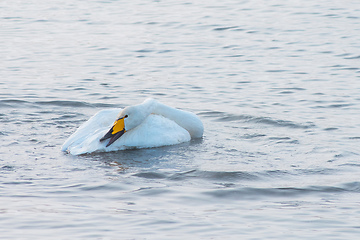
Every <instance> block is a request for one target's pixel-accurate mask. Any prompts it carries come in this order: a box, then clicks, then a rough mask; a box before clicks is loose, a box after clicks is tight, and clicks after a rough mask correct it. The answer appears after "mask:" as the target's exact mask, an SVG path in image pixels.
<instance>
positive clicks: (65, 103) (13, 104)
mask: <svg viewBox="0 0 360 240" xmlns="http://www.w3.org/2000/svg"><path fill="white" fill-rule="evenodd" d="M44 106H56V107H77V108H110V107H119V106H118V105H115V104H105V103H88V102H83V101H70V100H53V101H35V102H31V101H26V100H21V99H4V100H0V108H24V107H34V108H40V107H41V108H42V107H44Z"/></svg>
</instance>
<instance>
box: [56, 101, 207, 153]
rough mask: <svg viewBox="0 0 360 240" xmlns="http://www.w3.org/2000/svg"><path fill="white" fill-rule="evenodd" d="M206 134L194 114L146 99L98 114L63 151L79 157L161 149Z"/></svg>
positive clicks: (77, 133)
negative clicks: (101, 153)
mask: <svg viewBox="0 0 360 240" xmlns="http://www.w3.org/2000/svg"><path fill="white" fill-rule="evenodd" d="M119 112H120V114H119ZM109 128H110V130H109ZM203 132H204V127H203V124H202V122H201V120H200V119H199V118H198V117H197V116H196V115H195V114H193V113H190V112H187V111H183V110H179V109H175V108H172V107H169V106H166V105H164V104H162V103H160V102H158V101H156V100H154V99H147V100H145V101H144V102H143V103H141V104H139V105H135V106H129V107H126V108H124V109H123V110H121V109H109V110H102V111H100V112H98V113H97V114H95V115H94V116H93V117H91V118H90V119H89V120H88V121H87V122H85V123H84V124H83V125H81V126H80V127H79V128H78V129H77V131H76V132H75V133H73V134H72V135H71V136H70V137H69V138H68V139H67V140H66V141H65V143H64V144H63V146H62V151H66V152H69V153H71V154H73V155H79V154H85V153H91V152H102V151H105V152H108V151H117V150H124V149H129V148H151V147H160V146H167V145H174V144H178V143H183V142H187V141H190V139H191V138H201V137H202V135H203Z"/></svg>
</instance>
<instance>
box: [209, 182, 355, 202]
mask: <svg viewBox="0 0 360 240" xmlns="http://www.w3.org/2000/svg"><path fill="white" fill-rule="evenodd" d="M338 193H360V182H351V183H346V184H342V185H341V186H308V187H303V188H297V187H282V188H256V187H242V188H227V189H216V190H211V191H205V192H203V194H205V195H208V196H212V197H215V198H221V199H233V200H242V199H244V200H251V199H259V198H268V197H281V198H283V197H297V196H307V195H322V194H338Z"/></svg>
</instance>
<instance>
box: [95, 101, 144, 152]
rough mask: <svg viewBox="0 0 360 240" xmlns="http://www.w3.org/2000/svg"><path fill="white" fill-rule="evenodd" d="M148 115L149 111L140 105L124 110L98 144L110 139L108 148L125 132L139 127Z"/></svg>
mask: <svg viewBox="0 0 360 240" xmlns="http://www.w3.org/2000/svg"><path fill="white" fill-rule="evenodd" d="M149 114H150V113H149V111H147V109H145V108H144V107H143V106H141V105H136V106H130V107H126V108H124V110H122V111H121V112H120V113H119V115H118V117H117V120H116V121H115V122H114V124H113V126H112V127H111V128H110V130H109V131H108V132H107V133H106V134H105V135H104V137H102V138H101V139H100V142H102V141H104V140H106V139H108V138H110V141H109V143H108V144H107V145H106V147H108V146H110V145H111V144H113V143H114V142H115V141H116V140H117V139H119V138H120V137H121V136H122V135H123V134H124V133H125V132H127V131H129V130H131V129H133V128H136V127H137V126H139V125H140V124H141V123H142V122H143V121H144V120H145V118H146V117H147V116H148V115H149Z"/></svg>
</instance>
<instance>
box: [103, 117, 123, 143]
mask: <svg viewBox="0 0 360 240" xmlns="http://www.w3.org/2000/svg"><path fill="white" fill-rule="evenodd" d="M124 120H125V118H124V117H123V118H119V119H118V120H116V121H115V122H114V124H113V126H112V127H111V128H110V130H109V131H108V132H107V133H106V134H105V136H103V137H102V138H101V139H100V142H102V141H104V140H106V139H108V138H110V141H109V143H108V144H107V145H106V147H108V146H110V145H111V144H113V143H114V142H115V141H116V140H117V139H118V138H119V137H121V136H122V135H123V134H124V133H125V132H126V130H125V122H124Z"/></svg>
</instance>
